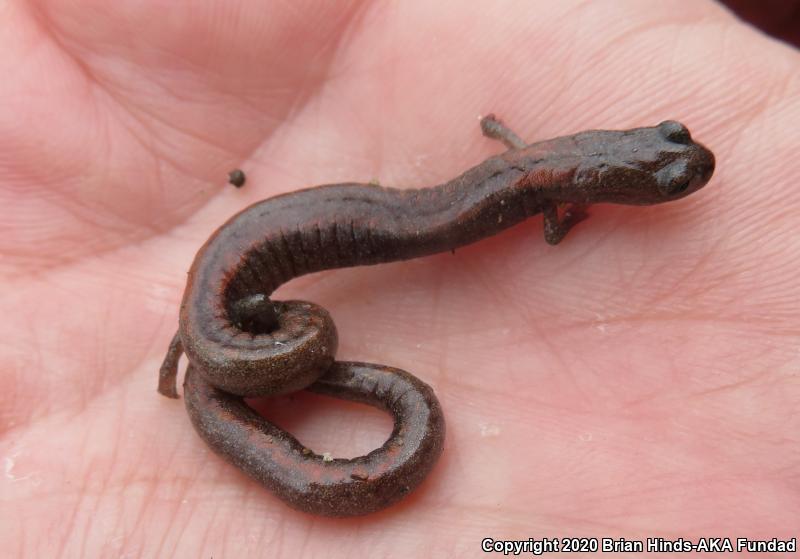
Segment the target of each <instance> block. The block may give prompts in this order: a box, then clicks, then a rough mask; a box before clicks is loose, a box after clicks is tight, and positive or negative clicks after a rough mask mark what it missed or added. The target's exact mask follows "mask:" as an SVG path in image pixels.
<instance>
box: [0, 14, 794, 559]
mask: <svg viewBox="0 0 800 559" xmlns="http://www.w3.org/2000/svg"><path fill="white" fill-rule="evenodd" d="M491 6H492V7H491V8H490V7H488V5H484V6H482V7H478V6H477V5H475V6H472V7H467V6H465V5H463V4H462V3H453V4H452V5H449V4H447V3H438V4H435V5H434V7H431V6H426V7H424V8H423V7H422V5H418V6H414V5H412V4H408V3H403V4H400V5H397V6H394V7H388V6H386V5H384V4H376V5H372V4H361V3H349V4H345V3H338V4H336V5H335V6H334V5H333V3H331V5H324V6H317V5H313V6H312V5H311V3H298V2H293V3H286V4H281V5H277V4H275V5H270V6H268V7H265V6H264V5H263V4H261V3H250V2H237V3H220V4H217V3H210V2H195V3H191V4H185V5H182V3H170V4H169V6H168V7H164V6H163V5H161V4H159V3H155V2H151V3H142V2H122V1H120V2H114V3H105V2H80V3H66V2H62V3H57V2H42V3H36V4H34V3H24V2H11V3H7V4H6V5H4V7H3V9H2V10H0V28H2V29H4V31H5V33H4V34H3V43H2V45H3V48H2V49H0V69H1V70H2V75H3V76H4V85H3V86H2V88H1V89H0V95H2V104H0V211H1V212H2V214H0V224H2V225H0V227H2V230H0V233H1V234H0V254H2V259H0V273H2V277H3V287H4V289H3V290H2V294H0V310H1V311H2V313H3V316H4V317H5V320H4V321H3V322H2V323H0V324H1V326H0V328H2V329H1V330H0V332H1V333H2V340H3V346H4V350H3V352H2V355H0V382H2V385H0V410H2V416H0V421H1V422H2V423H1V424H0V427H1V428H2V439H1V440H0V451H1V452H2V456H3V458H4V476H3V478H2V491H0V494H2V503H3V505H2V507H1V508H0V544H2V549H10V550H13V552H14V553H15V554H16V555H17V556H19V557H27V556H32V557H40V556H55V555H57V554H61V555H63V556H67V557H72V556H80V555H86V556H90V557H101V556H102V557H105V556H112V555H122V556H130V557H137V556H146V557H152V556H170V555H175V556H209V555H213V556H215V557H216V556H225V557H228V556H230V557H234V556H242V555H246V554H252V555H259V554H268V555H270V556H283V555H286V556H296V555H297V554H298V550H300V551H301V552H305V553H308V554H309V555H310V554H313V553H318V554H322V553H324V554H325V555H326V556H330V557H334V556H338V555H342V556H344V555H348V556H349V555H352V554H358V553H361V554H367V553H369V554H370V555H373V554H376V555H381V556H383V555H386V556H390V555H394V554H398V555H399V554H404V555H414V556H420V555H437V554H442V555H445V554H463V555H470V556H471V555H478V554H479V553H480V542H481V540H482V538H484V537H487V536H490V537H493V538H495V539H501V538H513V539H523V540H524V539H527V538H528V537H534V538H542V537H560V536H587V537H591V536H596V537H602V536H606V537H626V538H629V539H630V538H634V539H638V538H645V537H648V536H660V537H666V538H677V537H681V536H683V537H690V538H691V537H699V536H714V535H717V536H719V535H722V536H729V537H737V536H749V537H762V538H770V537H784V538H787V537H790V536H792V535H795V534H793V533H792V530H796V526H797V522H796V521H797V518H798V517H800V505H798V503H799V502H800V499H798V494H799V493H800V489H799V488H798V485H797V473H796V472H797V470H798V463H799V462H800V453H799V452H798V448H800V444H798V443H800V441H798V437H797V435H796V433H797V432H799V431H800V420H798V416H797V414H796V412H795V410H797V409H798V404H800V385H799V384H798V381H797V379H798V373H797V371H798V350H797V347H798V344H797V326H796V324H797V317H798V315H799V314H800V304H799V303H798V301H800V289H799V288H798V282H797V276H798V274H800V257H799V255H800V250H799V249H798V246H797V243H798V241H797V235H796V231H797V227H796V223H797V217H796V216H797V215H798V213H799V212H800V194H798V189H797V188H796V187H795V185H794V182H795V180H796V176H797V174H798V169H797V160H798V159H797V157H796V144H797V141H796V138H797V136H796V134H797V132H796V126H794V125H790V123H791V122H792V120H793V119H794V121H795V122H796V120H797V118H798V116H799V115H800V83H798V81H797V79H796V76H797V75H800V72H798V69H799V68H800V59H799V57H798V53H797V51H796V50H794V49H791V48H789V47H786V46H784V45H780V44H778V43H775V42H772V41H769V40H768V39H765V38H764V37H762V36H760V35H759V34H757V33H756V32H754V31H752V30H750V29H748V28H746V27H745V26H743V25H742V24H740V23H738V22H736V21H735V20H733V19H732V18H731V17H730V16H729V15H727V14H726V13H724V12H723V10H722V9H720V8H719V7H717V6H716V5H715V4H710V3H709V4H706V3H702V2H696V3H682V4H680V6H681V9H680V13H677V10H675V5H666V6H662V5H648V4H646V3H618V4H616V5H614V6H611V7H609V6H608V5H607V4H605V3H577V2H574V3H573V2H558V3H556V2H545V1H541V2H523V3H520V4H515V5H508V6H504V7H502V8H501V7H499V6H498V5H496V4H492V5H491ZM488 112H496V113H498V114H499V115H500V116H501V117H503V118H504V119H505V120H506V122H508V123H509V125H511V126H512V127H513V128H514V129H516V130H517V131H518V132H519V133H520V134H522V135H523V136H525V138H526V139H527V140H528V141H534V140H537V139H544V138H548V137H552V136H556V135H561V134H568V133H572V132H576V131H578V130H581V129H585V128H601V127H602V128H628V127H634V126H646V125H654V124H656V123H658V122H660V121H662V120H666V119H668V118H672V119H677V120H681V121H683V122H685V123H686V124H687V125H688V126H689V128H690V130H692V131H693V133H694V135H695V137H696V138H697V140H699V141H701V142H703V143H705V144H706V145H708V146H709V147H710V148H711V149H713V150H714V152H715V153H716V155H717V172H716V174H715V176H714V178H712V180H711V182H710V183H709V185H708V186H707V187H706V188H705V189H703V190H702V191H700V192H699V193H697V194H695V195H693V196H691V197H689V198H687V199H685V200H682V201H679V202H676V203H673V204H669V205H665V206H654V207H647V208H630V207H627V208H623V207H611V206H607V207H606V206H597V207H593V208H591V209H590V213H591V218H590V219H588V220H587V221H586V222H584V223H581V224H580V225H579V226H578V227H576V228H575V230H573V231H572V232H571V233H570V234H569V235H568V236H567V238H566V240H565V241H564V242H563V243H562V244H560V245H559V246H557V247H550V246H547V245H546V244H545V242H544V241H543V240H542V234H541V222H540V220H539V219H533V220H530V221H528V222H526V223H525V224H524V225H521V226H518V227H516V228H513V229H512V230H509V231H507V232H505V233H503V234H502V235H499V236H498V237H495V238H492V239H488V240H486V241H482V242H480V243H477V244H476V245H473V246H470V247H467V248H465V249H463V250H459V251H457V252H456V253H455V255H453V254H449V253H447V254H442V255H437V256H433V257H429V258H425V259H421V260H416V261H410V262H405V263H395V264H389V265H383V266H377V267H371V268H356V269H349V270H341V271H332V272H326V273H323V274H318V275H314V276H309V277H305V278H301V279H299V280H297V281H294V282H292V283H291V284H289V285H288V286H287V287H285V288H282V289H281V290H280V292H279V293H278V296H279V297H278V298H289V297H293V298H303V299H308V300H310V301H314V302H317V303H320V304H322V305H323V306H325V307H326V308H328V309H329V310H330V311H331V313H332V315H333V317H334V319H335V320H336V323H337V326H338V329H339V334H340V349H339V354H338V356H339V358H341V359H347V360H360V361H371V362H377V363H385V364H387V365H391V366H395V367H401V368H404V369H407V370H409V371H410V372H412V373H413V374H415V375H417V376H419V377H420V378H422V379H423V380H424V381H425V382H427V383H429V384H431V385H432V386H433V387H434V389H435V390H436V393H437V395H438V396H439V399H440V401H441V403H442V406H443V409H444V412H445V415H446V419H447V424H448V433H447V442H446V448H445V452H444V454H443V457H442V459H441V460H440V462H439V464H438V465H437V467H436V468H435V469H434V471H433V473H432V474H431V476H430V477H429V479H428V480H427V481H426V482H425V483H423V485H422V486H421V487H420V488H419V489H418V490H417V491H416V492H415V493H414V494H413V495H411V496H410V497H409V498H407V499H406V500H405V501H403V502H402V503H400V504H398V505H396V506H394V507H392V508H390V509H388V510H387V511H384V512H381V513H379V514H376V515H372V516H369V517H364V518H356V519H345V520H341V519H340V520H335V519H320V518H315V517H310V516H307V515H305V514H302V513H299V512H295V511H293V510H291V509H288V508H287V507H285V506H284V505H283V504H282V503H281V502H280V501H278V500H277V499H276V498H275V497H273V496H272V495H271V494H269V493H268V492H267V491H265V490H263V489H262V488H261V487H259V486H258V485H257V484H256V483H255V482H252V481H250V480H249V479H248V478H246V477H245V476H244V475H243V474H241V473H240V472H239V471H237V470H236V469H235V468H234V467H233V466H230V465H229V464H227V463H226V462H224V461H222V460H221V459H219V458H217V457H216V456H214V455H213V454H212V453H211V452H210V451H209V450H208V449H207V448H206V447H205V446H204V444H203V443H202V442H201V441H200V439H199V438H198V437H197V436H196V435H195V434H194V432H193V430H192V429H191V427H190V426H189V422H188V419H187V417H186V414H185V412H184V410H183V409H182V408H183V406H182V403H181V402H176V401H174V400H168V399H166V398H162V397H160V396H159V395H157V394H156V392H155V386H156V381H157V372H158V367H159V364H160V360H161V357H162V356H163V353H164V352H165V350H166V347H167V344H168V342H169V339H170V337H171V335H172V333H174V331H175V329H176V326H177V308H178V303H179V300H180V295H181V291H182V288H183V282H184V280H185V271H186V270H187V269H188V267H189V265H190V263H191V259H192V257H193V255H194V253H195V252H196V250H197V249H198V248H199V246H200V245H201V244H202V243H203V241H204V240H205V239H206V238H207V237H208V235H209V234H210V233H211V232H212V231H213V230H214V229H215V228H216V227H217V226H219V225H220V224H221V223H223V222H224V221H225V220H226V219H227V218H228V217H229V216H230V215H232V214H233V213H235V212H236V211H238V210H239V209H241V208H243V207H245V206H246V205H248V204H250V203H252V202H254V201H256V200H259V199H263V198H266V197H269V196H272V195H275V194H278V193H282V192H288V191H291V190H295V189H298V188H302V187H306V186H311V185H314V184H320V183H331V182H340V181H363V182H367V181H369V180H372V179H377V180H379V181H380V182H381V184H387V185H396V186H399V187H420V186H424V185H431V184H435V183H437V182H441V181H443V180H446V179H448V178H450V177H451V176H454V175H455V174H457V173H459V172H461V171H462V170H464V169H466V168H467V167H469V166H471V165H474V164H476V163H478V162H479V161H480V160H481V159H482V158H484V157H486V156H488V155H490V154H492V153H496V152H498V151H500V150H502V149H503V148H502V147H501V146H500V145H499V144H497V143H494V142H492V141H490V140H487V139H484V138H482V137H481V135H480V132H479V129H478V121H477V118H478V116H479V115H480V114H486V113H488ZM232 167H241V168H243V169H245V171H246V172H247V174H248V179H247V184H246V185H245V187H244V188H243V189H241V190H236V189H234V188H233V187H232V186H230V185H226V184H225V181H226V174H227V171H228V170H229V169H230V168H232ZM254 405H255V406H256V407H257V408H258V409H259V410H260V411H262V412H263V413H264V414H265V415H266V416H268V417H270V418H271V419H274V420H275V421H277V422H278V423H279V424H281V425H282V426H284V427H286V428H287V429H288V430H289V431H291V432H292V433H293V434H295V435H296V436H297V437H298V438H299V439H300V440H302V441H303V442H304V443H305V444H307V445H308V446H309V447H311V448H313V449H314V450H315V451H317V452H323V451H332V452H333V454H334V455H340V456H355V455H358V454H363V453H366V452H368V451H369V450H370V449H372V448H375V447H376V446H378V445H380V444H381V442H382V440H383V439H385V438H386V436H387V435H388V433H389V431H390V429H391V426H390V420H389V419H388V418H387V417H385V416H384V415H383V414H382V413H381V412H378V411H375V410H373V409H371V408H368V407H366V406H361V405H356V404H348V403H344V402H340V401H336V400H330V399H326V398H323V397H320V396H314V395H310V394H306V393H301V394H297V395H294V396H291V397H284V398H279V399H277V400H275V401H271V400H261V401H258V402H255V403H254Z"/></svg>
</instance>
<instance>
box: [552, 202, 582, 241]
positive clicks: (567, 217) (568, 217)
mask: <svg viewBox="0 0 800 559" xmlns="http://www.w3.org/2000/svg"><path fill="white" fill-rule="evenodd" d="M558 208H559V205H558V204H556V203H550V204H547V205H546V206H545V207H544V209H543V210H542V213H543V214H544V240H545V241H547V242H548V243H549V244H551V245H557V244H558V243H560V242H561V240H562V239H563V238H564V237H565V236H566V234H567V233H569V230H570V229H572V228H573V227H575V225H577V224H578V223H580V222H581V221H583V220H584V219H586V218H587V217H589V214H588V213H586V206H585V205H584V204H569V205H567V207H566V209H565V211H564V215H563V216H562V217H561V218H559V217H558Z"/></svg>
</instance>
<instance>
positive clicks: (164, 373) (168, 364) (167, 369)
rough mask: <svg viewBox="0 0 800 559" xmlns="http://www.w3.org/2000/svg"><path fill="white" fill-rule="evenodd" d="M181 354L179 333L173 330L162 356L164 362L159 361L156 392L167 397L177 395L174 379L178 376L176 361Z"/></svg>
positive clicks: (175, 396) (181, 344)
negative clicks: (159, 367)
mask: <svg viewBox="0 0 800 559" xmlns="http://www.w3.org/2000/svg"><path fill="white" fill-rule="evenodd" d="M181 355H183V342H181V333H180V332H175V335H174V336H172V341H171V342H170V343H169V349H167V354H166V355H165V356H164V362H163V363H161V370H160V371H159V374H158V393H159V394H161V395H163V396H166V397H167V398H177V397H178V389H177V387H176V386H175V379H176V378H177V376H178V361H180V358H181Z"/></svg>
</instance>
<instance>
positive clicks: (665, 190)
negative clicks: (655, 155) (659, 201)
mask: <svg viewBox="0 0 800 559" xmlns="http://www.w3.org/2000/svg"><path fill="white" fill-rule="evenodd" d="M665 124H666V126H665ZM676 125H677V126H679V127H680V129H678V128H677V127H676ZM662 127H664V128H665V129H666V132H664V131H663V130H662V133H664V134H665V137H667V138H668V139H669V140H670V141H675V140H674V139H673V138H678V139H681V143H684V142H683V137H684V134H685V137H686V138H689V131H688V130H686V127H684V126H683V125H681V124H680V123H677V122H674V121H668V122H667V123H662V124H660V125H659V129H662ZM667 134H669V136H667ZM685 145H686V147H685V148H683V149H682V150H681V156H680V157H677V158H675V159H674V160H673V161H672V162H670V163H669V164H667V165H665V166H663V167H662V168H661V169H659V170H658V171H657V172H655V173H654V177H655V179H656V186H657V187H658V190H659V192H661V194H662V195H663V196H664V197H665V198H667V199H675V198H682V197H683V196H686V195H687V194H691V193H692V192H695V191H696V190H698V189H700V188H701V187H702V186H703V185H705V184H706V183H707V182H708V181H709V179H710V178H711V175H712V174H713V173H714V154H713V153H711V151H709V150H708V149H707V148H706V147H705V146H703V145H702V144H698V143H696V142H693V141H692V140H691V139H690V138H689V139H688V140H686V142H685Z"/></svg>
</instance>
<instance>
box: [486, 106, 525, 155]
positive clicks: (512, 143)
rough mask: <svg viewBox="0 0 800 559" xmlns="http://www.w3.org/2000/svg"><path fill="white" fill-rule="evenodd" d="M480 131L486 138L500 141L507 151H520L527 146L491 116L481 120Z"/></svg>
mask: <svg viewBox="0 0 800 559" xmlns="http://www.w3.org/2000/svg"><path fill="white" fill-rule="evenodd" d="M481 131H482V132H483V135H484V136H486V137H487V138H492V139H493V140H500V141H501V142H503V144H505V146H506V147H507V148H508V149H522V148H524V147H525V146H526V145H527V144H526V143H525V140H523V139H522V138H520V137H519V136H517V135H516V134H515V133H514V131H513V130H511V129H510V128H509V127H508V126H506V125H505V124H503V121H501V120H500V119H499V118H497V117H496V116H494V115H493V114H489V115H486V116H485V117H483V118H482V119H481Z"/></svg>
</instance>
